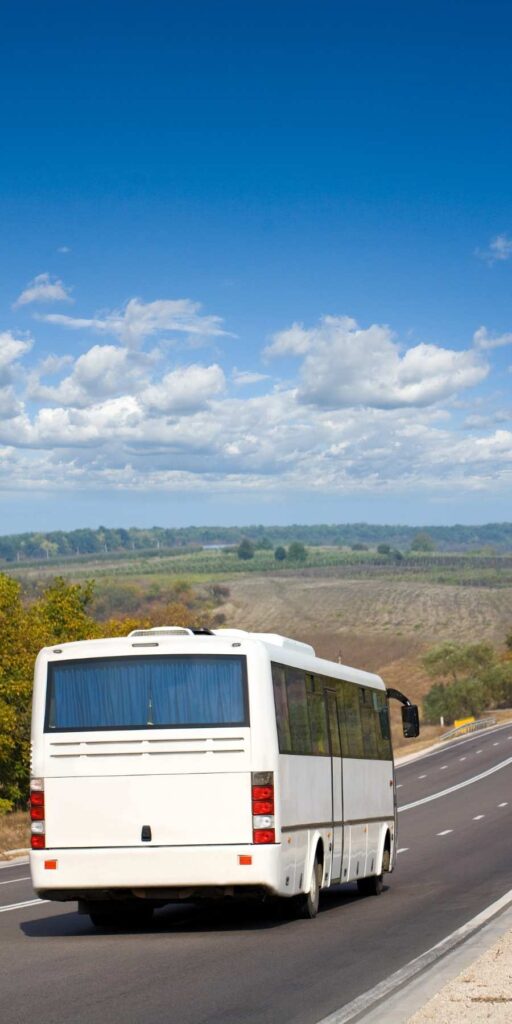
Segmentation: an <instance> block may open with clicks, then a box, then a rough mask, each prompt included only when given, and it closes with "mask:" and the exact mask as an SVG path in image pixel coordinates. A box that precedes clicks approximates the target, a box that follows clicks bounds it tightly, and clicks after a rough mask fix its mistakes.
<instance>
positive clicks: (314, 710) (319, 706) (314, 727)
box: [307, 693, 329, 754]
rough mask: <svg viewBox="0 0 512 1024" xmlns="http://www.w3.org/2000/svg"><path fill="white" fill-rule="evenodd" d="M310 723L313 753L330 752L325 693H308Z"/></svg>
mask: <svg viewBox="0 0 512 1024" xmlns="http://www.w3.org/2000/svg"><path fill="white" fill-rule="evenodd" d="M307 700H308V712H309V725H310V729H311V753H312V754H328V753H329V736H328V734H327V714H326V707H325V700H324V696H323V694H320V693H308V695H307Z"/></svg>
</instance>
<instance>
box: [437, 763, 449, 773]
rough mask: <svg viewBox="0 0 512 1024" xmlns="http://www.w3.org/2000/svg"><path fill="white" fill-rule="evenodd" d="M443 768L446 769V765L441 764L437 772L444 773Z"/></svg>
mask: <svg viewBox="0 0 512 1024" xmlns="http://www.w3.org/2000/svg"><path fill="white" fill-rule="evenodd" d="M445 768H448V765H447V764H442V765H441V767H440V769H439V771H440V772H444V770H445Z"/></svg>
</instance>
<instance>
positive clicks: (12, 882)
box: [0, 875, 30, 885]
mask: <svg viewBox="0 0 512 1024" xmlns="http://www.w3.org/2000/svg"><path fill="white" fill-rule="evenodd" d="M15 882H30V875H23V878H9V879H8V881H7V882H0V885H14V883H15Z"/></svg>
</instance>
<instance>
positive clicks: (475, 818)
mask: <svg viewBox="0 0 512 1024" xmlns="http://www.w3.org/2000/svg"><path fill="white" fill-rule="evenodd" d="M482 818H485V814H475V817H474V818H473V821H481V819H482Z"/></svg>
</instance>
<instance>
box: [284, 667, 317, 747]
mask: <svg viewBox="0 0 512 1024" xmlns="http://www.w3.org/2000/svg"><path fill="white" fill-rule="evenodd" d="M286 696H287V698H288V715H289V721H290V733H291V741H292V750H293V753H294V754H311V752H312V750H311V733H310V731H309V716H308V705H307V700H306V680H305V677H304V672H301V670H300V669H298V668H290V667H289V666H287V668H286Z"/></svg>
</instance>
